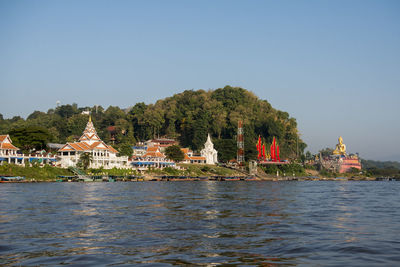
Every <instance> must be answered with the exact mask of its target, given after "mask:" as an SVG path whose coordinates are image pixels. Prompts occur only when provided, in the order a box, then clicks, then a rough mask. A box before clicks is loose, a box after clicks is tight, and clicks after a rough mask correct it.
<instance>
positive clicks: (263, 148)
mask: <svg viewBox="0 0 400 267" xmlns="http://www.w3.org/2000/svg"><path fill="white" fill-rule="evenodd" d="M262 150H263V158H264V160H265V145H264V144H263V145H262Z"/></svg>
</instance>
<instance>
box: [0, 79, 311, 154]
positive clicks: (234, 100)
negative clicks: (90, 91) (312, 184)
mask: <svg viewBox="0 0 400 267" xmlns="http://www.w3.org/2000/svg"><path fill="white" fill-rule="evenodd" d="M87 110H90V111H91V114H92V120H93V123H94V125H95V127H96V130H97V132H98V134H99V136H100V137H101V138H102V139H103V140H104V141H105V142H106V143H114V146H115V147H116V148H117V149H119V148H120V147H123V146H126V145H133V144H135V143H136V142H137V141H144V140H148V139H152V138H154V137H167V138H175V139H177V140H178V141H179V142H180V145H181V146H182V147H190V148H191V149H193V150H195V151H199V150H201V149H202V147H203V145H204V142H205V140H206V138H207V133H210V134H211V135H212V138H213V141H214V144H215V148H216V149H217V150H218V151H219V159H220V160H222V161H226V160H229V159H232V158H235V157H236V137H237V136H236V134H237V125H238V121H239V120H242V121H243V125H244V140H245V155H246V159H247V160H248V159H252V158H255V157H256V147H255V144H256V141H257V138H258V135H261V136H262V138H263V140H264V142H266V143H267V144H270V143H271V142H272V138H273V137H274V136H275V137H276V138H277V140H278V143H279V145H280V151H281V155H282V157H281V158H294V157H296V154H297V148H298V152H299V154H302V152H303V151H304V148H305V147H306V144H305V143H304V142H303V141H302V140H301V139H300V138H299V135H298V130H297V123H296V120H295V119H294V118H291V117H290V116H289V114H288V113H287V112H283V111H280V110H276V109H274V108H272V106H271V104H270V103H268V102H267V101H266V100H261V99H259V98H258V97H257V96H255V95H254V94H253V93H252V92H249V91H247V90H245V89H243V88H238V87H230V86H226V87H224V88H220V89H216V90H209V91H205V90H197V91H194V90H187V91H184V92H182V93H179V94H175V95H173V96H172V97H168V98H165V99H162V100H158V101H157V102H156V103H155V104H149V105H146V104H145V103H137V104H135V105H134V106H133V107H131V108H129V109H126V110H123V109H121V108H119V107H115V106H110V107H108V108H107V109H104V108H103V107H101V106H94V107H78V106H77V104H72V105H62V106H59V107H56V108H55V109H49V110H48V111H47V112H41V111H35V112H33V113H32V114H30V115H29V116H28V117H27V119H26V120H24V119H23V118H21V117H18V116H17V117H13V118H11V119H3V118H2V116H1V117H0V133H3V134H5V133H10V136H11V138H13V133H15V132H19V134H20V135H21V129H27V128H28V129H29V128H32V127H36V130H38V129H37V128H38V127H39V128H40V129H41V130H43V131H44V133H43V135H45V136H46V137H43V138H46V139H47V140H46V141H47V142H55V143H65V142H73V141H75V140H77V139H78V138H79V136H80V135H81V134H82V131H83V129H84V128H85V126H86V123H87V121H88V116H87V115H84V114H82V112H84V111H87ZM16 137H17V136H16ZM17 139H18V137H17ZM13 141H14V139H13ZM14 142H15V145H18V140H16V141H14Z"/></svg>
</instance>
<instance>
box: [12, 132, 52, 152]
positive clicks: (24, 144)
mask: <svg viewBox="0 0 400 267" xmlns="http://www.w3.org/2000/svg"><path fill="white" fill-rule="evenodd" d="M9 134H10V137H11V139H12V140H13V144H14V145H15V146H16V147H19V148H20V149H21V150H22V151H23V152H28V153H29V152H31V151H32V150H41V149H44V148H46V144H47V143H48V142H49V141H51V139H52V137H51V135H50V133H49V132H48V131H47V129H46V128H43V127H40V126H28V127H22V128H16V129H12V130H11V131H10V132H9Z"/></svg>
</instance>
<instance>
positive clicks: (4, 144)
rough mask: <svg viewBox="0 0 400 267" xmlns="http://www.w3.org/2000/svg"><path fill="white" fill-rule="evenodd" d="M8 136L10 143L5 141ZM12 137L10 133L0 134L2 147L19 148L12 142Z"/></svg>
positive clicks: (0, 146) (0, 145)
mask: <svg viewBox="0 0 400 267" xmlns="http://www.w3.org/2000/svg"><path fill="white" fill-rule="evenodd" d="M7 138H8V140H9V143H8V142H7V143H6V142H4V141H5V140H6V139H7ZM11 142H12V141H11V138H10V136H8V134H6V135H0V148H2V149H12V150H19V148H18V147H16V146H14V145H13V144H11Z"/></svg>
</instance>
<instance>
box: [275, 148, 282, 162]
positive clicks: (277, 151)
mask: <svg viewBox="0 0 400 267" xmlns="http://www.w3.org/2000/svg"><path fill="white" fill-rule="evenodd" d="M276 155H277V158H278V161H279V162H280V161H281V159H280V157H279V146H276Z"/></svg>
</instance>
